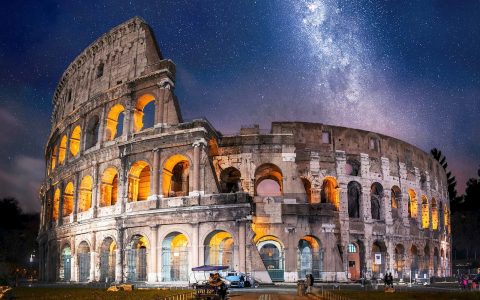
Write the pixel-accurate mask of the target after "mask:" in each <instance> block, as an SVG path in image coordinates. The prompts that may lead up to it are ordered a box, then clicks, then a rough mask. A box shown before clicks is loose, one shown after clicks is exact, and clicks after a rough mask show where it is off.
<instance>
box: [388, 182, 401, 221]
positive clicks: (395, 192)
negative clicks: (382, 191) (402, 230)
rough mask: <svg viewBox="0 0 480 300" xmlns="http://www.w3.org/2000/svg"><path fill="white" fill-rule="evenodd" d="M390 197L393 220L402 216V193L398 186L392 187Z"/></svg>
mask: <svg viewBox="0 0 480 300" xmlns="http://www.w3.org/2000/svg"><path fill="white" fill-rule="evenodd" d="M390 197H391V206H392V218H393V219H394V220H395V219H398V218H400V217H401V216H402V209H401V208H402V203H401V200H402V191H401V190H400V188H399V187H398V186H396V185H394V186H392V188H391V190H390Z"/></svg>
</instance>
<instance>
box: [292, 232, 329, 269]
mask: <svg viewBox="0 0 480 300" xmlns="http://www.w3.org/2000/svg"><path fill="white" fill-rule="evenodd" d="M297 257H298V258H297V260H298V261H297V265H298V278H305V276H306V275H307V274H312V275H313V277H314V278H320V275H321V271H322V268H323V251H322V249H321V246H320V241H319V239H318V238H316V237H314V236H310V235H307V236H304V237H303V238H302V239H301V240H300V241H299V242H298V250H297Z"/></svg>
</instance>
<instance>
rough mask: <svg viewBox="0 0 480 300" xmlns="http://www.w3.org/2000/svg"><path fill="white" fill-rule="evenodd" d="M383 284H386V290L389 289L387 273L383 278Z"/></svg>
mask: <svg viewBox="0 0 480 300" xmlns="http://www.w3.org/2000/svg"><path fill="white" fill-rule="evenodd" d="M383 282H384V283H385V288H387V287H388V273H386V272H385V276H383Z"/></svg>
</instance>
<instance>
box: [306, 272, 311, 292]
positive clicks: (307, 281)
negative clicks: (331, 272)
mask: <svg viewBox="0 0 480 300" xmlns="http://www.w3.org/2000/svg"><path fill="white" fill-rule="evenodd" d="M305 279H306V280H305V285H306V288H307V293H310V292H311V284H312V282H311V281H312V278H310V274H307V275H306V276H305Z"/></svg>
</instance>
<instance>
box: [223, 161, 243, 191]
mask: <svg viewBox="0 0 480 300" xmlns="http://www.w3.org/2000/svg"><path fill="white" fill-rule="evenodd" d="M241 177H242V174H240V171H239V170H238V169H236V168H234V167H228V168H226V169H224V170H222V172H220V190H221V192H222V193H235V192H238V191H241V190H242V185H241V181H240V178H241Z"/></svg>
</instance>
